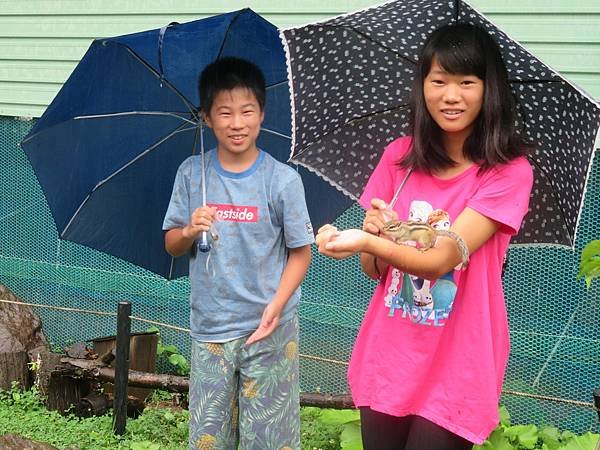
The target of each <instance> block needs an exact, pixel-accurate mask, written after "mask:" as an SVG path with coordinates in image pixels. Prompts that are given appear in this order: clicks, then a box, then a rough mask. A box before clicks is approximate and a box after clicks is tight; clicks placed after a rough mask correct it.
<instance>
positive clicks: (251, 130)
mask: <svg viewBox="0 0 600 450" xmlns="http://www.w3.org/2000/svg"><path fill="white" fill-rule="evenodd" d="M199 88H200V101H201V105H202V106H201V108H202V115H203V118H204V121H205V122H206V124H207V125H208V126H209V127H210V128H212V130H213V132H214V135H215V137H216V139H217V148H216V149H215V150H211V151H209V152H207V153H206V154H205V167H206V175H205V176H206V192H207V206H205V207H201V205H202V196H201V189H200V186H201V176H202V174H201V170H200V169H201V162H200V156H192V157H190V158H188V159H187V160H185V161H184V162H183V163H182V164H181V166H180V167H179V170H178V172H177V176H176V178H175V184H174V187H173V194H172V197H171V203H170V204H169V208H168V210H167V214H166V217H165V220H164V223H163V229H164V230H167V232H166V234H165V248H166V249H167V251H168V252H169V253H170V254H171V255H173V256H180V255H182V254H184V253H186V252H188V251H190V250H191V249H192V247H193V246H195V245H197V244H196V241H197V240H199V239H200V235H201V233H202V232H209V235H210V233H211V232H214V231H218V240H216V241H214V243H213V248H212V249H211V250H210V251H209V252H207V253H202V252H200V251H192V252H191V255H192V256H191V258H190V283H191V298H190V304H191V319H190V321H191V330H192V333H191V334H192V369H191V373H190V405H189V406H190V438H189V448H190V449H192V448H193V449H198V448H201V449H204V448H206V449H212V448H214V449H236V448H237V445H238V443H239V448H240V449H250V448H253V449H281V448H292V449H297V448H300V418H299V386H298V353H297V348H298V344H297V341H298V319H297V317H296V307H297V304H298V299H299V296H300V288H299V286H300V283H301V282H302V280H303V278H304V276H305V274H306V271H307V269H308V266H309V264H310V259H311V253H310V244H311V243H313V242H314V236H313V232H312V227H311V224H310V219H309V217H308V212H307V209H306V201H305V199H304V188H303V186H302V181H301V179H300V177H299V175H298V174H297V172H296V171H294V170H293V169H292V168H291V167H289V166H287V165H285V164H282V163H280V162H278V161H276V160H275V159H274V158H273V157H271V156H270V155H269V154H267V153H265V152H263V151H261V150H259V149H258V148H257V146H256V139H257V138H258V135H259V132H260V125H261V123H262V121H263V118H264V112H263V109H264V103H265V81H264V77H263V74H262V72H261V71H260V69H259V68H258V67H256V66H255V65H254V64H252V63H250V62H248V61H245V60H242V59H239V58H223V59H219V60H217V61H215V62H213V63H211V64H210V65H208V66H207V67H206V68H205V69H204V71H203V72H202V74H201V75H200V82H199ZM217 227H218V229H217ZM207 258H209V259H208V260H207ZM238 419H239V420H238Z"/></svg>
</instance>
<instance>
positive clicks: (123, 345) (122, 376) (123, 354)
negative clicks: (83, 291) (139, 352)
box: [113, 302, 131, 436]
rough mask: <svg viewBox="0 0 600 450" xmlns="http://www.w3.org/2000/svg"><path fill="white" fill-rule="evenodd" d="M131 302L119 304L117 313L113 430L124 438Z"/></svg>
mask: <svg viewBox="0 0 600 450" xmlns="http://www.w3.org/2000/svg"><path fill="white" fill-rule="evenodd" d="M130 316H131V302H119V309H118V312H117V348H116V353H117V355H116V357H115V398H114V401H113V429H114V432H115V434H117V435H120V436H122V435H123V434H124V433H125V425H126V423H127V381H128V372H129V339H130V335H131V319H130Z"/></svg>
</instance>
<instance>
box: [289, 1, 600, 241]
mask: <svg viewBox="0 0 600 450" xmlns="http://www.w3.org/2000/svg"><path fill="white" fill-rule="evenodd" d="M457 21H458V22H466V23H472V24H475V25H478V26H481V27H483V28H485V29H486V30H487V31H488V32H489V33H490V34H491V35H492V36H493V37H494V39H495V40H496V42H497V43H498V44H499V46H500V49H501V51H502V54H503V57H504V61H505V63H506V66H507V68H508V72H509V77H510V79H511V84H512V89H513V92H514V94H515V95H516V98H517V101H518V115H519V119H518V120H519V122H520V123H519V127H520V128H521V129H522V130H524V132H525V133H526V134H527V135H528V137H529V138H531V140H532V141H533V142H535V144H536V149H535V151H534V152H533V154H532V155H531V157H530V161H531V163H532V166H533V167H534V172H535V184H534V187H533V192H532V200H531V206H530V209H531V210H530V212H529V214H528V215H527V217H526V219H525V222H524V224H523V228H522V229H521V232H520V233H519V235H518V236H516V237H515V238H514V239H513V242H514V243H522V244H532V243H539V244H558V245H567V246H573V242H574V240H575V233H576V228H577V223H578V218H579V213H580V209H581V205H582V204H583V196H584V193H585V184H586V179H587V174H588V171H589V168H590V166H591V160H592V155H593V152H594V142H595V139H596V135H597V133H598V128H599V127H600V106H599V105H598V103H597V102H595V101H594V100H593V99H591V98H590V97H589V96H588V95H586V94H585V93H583V92H582V91H581V90H579V89H578V88H577V87H575V86H574V85H573V84H571V83H570V82H569V81H567V80H566V79H565V78H563V77H562V76H560V75H559V74H558V73H556V72H555V71H553V70H552V69H550V68H549V67H548V66H546V65H545V64H544V63H543V62H541V61H540V60H539V59H537V58H536V57H535V56H533V55H532V54H531V53H529V52H528V51H527V50H525V49H524V48H523V47H522V46H521V45H520V44H519V43H518V42H516V41H514V40H513V39H511V38H510V37H509V36H507V35H506V34H505V33H504V32H502V31H501V30H500V29H498V28H497V27H496V26H495V25H494V24H492V23H491V22H489V21H488V20H487V19H486V18H485V17H483V16H482V15H481V14H480V13H479V12H477V11H476V10H474V9H473V8H472V7H471V6H469V5H468V4H467V3H464V2H459V1H455V0H445V1H444V0H399V1H391V2H388V3H385V4H383V5H381V6H377V7H372V8H368V9H365V10H361V11H358V12H355V13H351V14H347V15H344V16H340V17H336V18H333V19H331V20H327V21H324V22H320V23H315V24H309V25H306V26H302V27H298V28H291V29H287V30H283V31H282V33H281V34H282V39H283V41H284V45H285V47H286V50H287V57H288V76H289V79H290V89H291V91H292V102H293V105H292V107H293V122H294V123H293V148H292V155H291V160H292V161H294V162H296V163H298V164H301V165H303V166H305V167H307V168H309V169H310V170H312V171H314V172H316V173H318V174H319V175H320V176H322V177H323V178H325V179H326V180H328V181H329V182H330V183H331V184H332V185H334V186H336V187H337V188H338V189H340V190H341V191H343V192H344V193H345V194H347V195H348V196H350V197H352V198H355V199H356V198H358V197H359V196H360V194H361V193H362V191H363V188H364V186H365V184H366V182H367V180H368V178H369V175H370V174H371V172H372V171H373V169H374V168H375V165H376V164H377V162H378V161H379V158H380V156H381V153H382V151H383V149H384V147H385V145H386V144H387V143H388V142H390V141H391V140H393V139H395V138H396V137H398V136H401V135H403V134H406V131H407V122H408V110H407V104H408V97H409V94H410V90H411V84H412V80H413V77H414V69H415V61H416V60H417V57H418V53H419V50H420V48H421V46H422V44H423V42H424V41H425V38H426V37H427V36H428V35H429V34H430V33H431V32H432V31H433V30H434V29H435V28H437V27H439V26H441V25H444V24H448V23H454V22H457Z"/></svg>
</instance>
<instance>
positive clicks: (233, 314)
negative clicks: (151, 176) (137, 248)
mask: <svg viewBox="0 0 600 450" xmlns="http://www.w3.org/2000/svg"><path fill="white" fill-rule="evenodd" d="M205 165H206V193H207V199H206V202H207V204H208V205H211V206H216V207H217V208H218V209H217V221H216V222H215V225H214V229H215V231H216V232H217V234H218V236H219V238H218V240H217V241H215V242H214V243H213V248H212V249H211V250H210V252H208V253H202V252H199V251H192V254H191V258H190V284H191V296H190V304H191V317H190V322H191V330H192V337H193V338H195V339H197V340H199V341H205V342H224V341H227V340H232V339H237V338H240V337H242V336H245V335H248V334H250V333H252V332H253V331H254V330H256V328H257V327H258V325H259V323H260V319H261V317H262V313H263V311H264V308H265V306H266V305H267V304H268V303H269V302H270V301H271V299H272V297H273V295H274V294H275V291H276V290H277V287H278V286H279V281H280V279H281V275H282V273H283V269H284V267H285V264H286V262H287V257H288V251H287V249H288V248H296V247H302V246H304V245H308V244H311V243H313V242H314V234H313V230H312V226H311V223H310V218H309V216H308V211H307V208H306V200H305V198H304V187H303V185H302V180H301V178H300V176H299V174H298V173H297V172H296V171H295V170H294V169H292V168H291V167H290V166H288V165H286V164H283V163H280V162H278V161H277V160H275V159H274V158H273V157H272V156H271V155H269V154H268V153H266V152H263V151H260V153H259V156H258V158H257V160H256V162H255V163H254V164H253V165H252V167H250V168H249V169H247V170H246V171H244V172H241V173H233V172H228V171H226V170H224V169H223V168H222V167H221V165H220V163H219V160H218V158H217V153H216V150H211V151H209V152H207V153H206V154H205ZM201 173H202V172H201V161H200V156H191V157H189V158H188V159H186V160H185V161H184V162H183V163H182V164H181V166H180V167H179V170H178V171H177V175H176V177H175V183H174V186H173V193H172V195H171V202H170V204H169V208H168V210H167V213H166V216H165V220H164V222H163V230H170V229H173V228H183V227H184V226H186V225H187V224H188V223H189V220H190V217H191V215H192V212H193V211H194V210H195V209H196V208H199V207H201V206H202V194H201V192H202V191H201ZM207 258H210V259H209V260H208V264H207ZM299 298H300V288H298V290H297V291H296V292H295V293H294V294H293V295H292V297H291V298H290V299H289V301H288V303H287V305H286V307H285V309H284V311H283V312H282V314H281V323H284V322H286V321H288V320H290V319H291V318H292V317H293V315H294V313H295V311H296V307H297V305H298V300H299Z"/></svg>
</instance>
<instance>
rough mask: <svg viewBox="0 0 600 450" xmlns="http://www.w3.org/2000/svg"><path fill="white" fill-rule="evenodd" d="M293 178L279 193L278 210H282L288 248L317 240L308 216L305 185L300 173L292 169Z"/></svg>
mask: <svg viewBox="0 0 600 450" xmlns="http://www.w3.org/2000/svg"><path fill="white" fill-rule="evenodd" d="M290 172H291V175H292V176H291V177H290V178H291V179H290V180H289V181H288V182H287V183H286V184H285V186H284V187H283V189H281V191H280V192H279V195H278V201H277V203H278V208H277V209H278V210H279V211H281V217H282V222H283V234H284V238H285V245H286V247H287V248H297V247H302V246H304V245H309V244H312V243H313V242H315V236H314V232H313V228H312V224H311V222H310V217H309V216H308V208H307V207H306V199H305V197H304V186H303V184H302V179H301V178H300V175H299V174H298V173H296V172H295V171H293V170H291V171H290Z"/></svg>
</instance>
